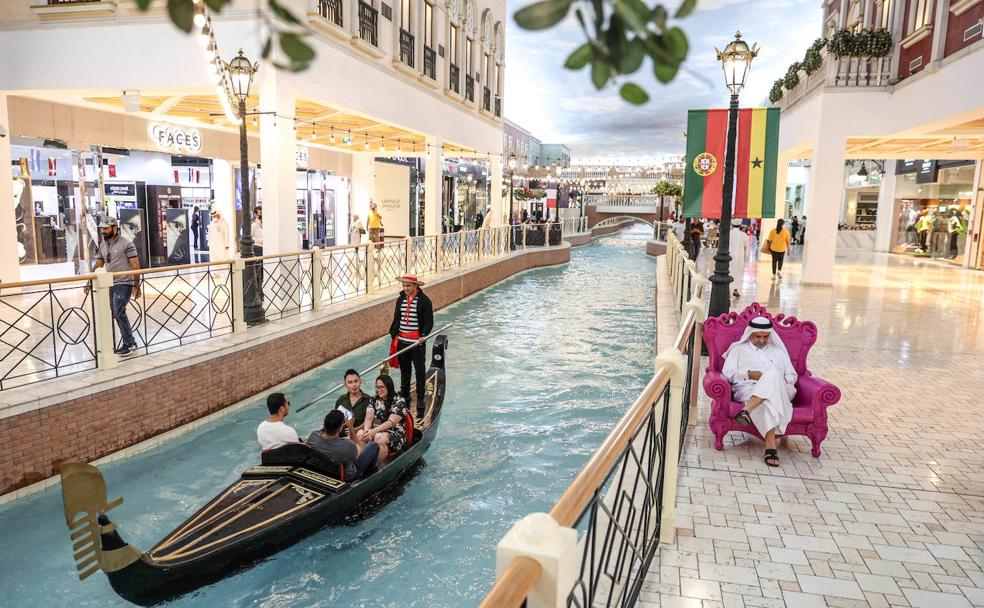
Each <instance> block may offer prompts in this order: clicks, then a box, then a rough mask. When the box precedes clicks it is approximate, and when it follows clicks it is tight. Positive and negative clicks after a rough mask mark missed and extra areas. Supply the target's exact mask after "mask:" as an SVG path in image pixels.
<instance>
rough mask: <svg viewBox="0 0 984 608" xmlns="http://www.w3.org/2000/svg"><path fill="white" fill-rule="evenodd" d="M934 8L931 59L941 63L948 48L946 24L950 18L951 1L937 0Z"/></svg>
mask: <svg viewBox="0 0 984 608" xmlns="http://www.w3.org/2000/svg"><path fill="white" fill-rule="evenodd" d="M933 9H934V10H935V11H936V14H935V15H933V33H932V35H933V49H932V54H931V56H930V61H931V62H932V63H939V62H940V61H942V60H943V53H944V51H945V50H946V26H947V21H948V20H949V18H950V3H949V2H937V3H936V5H935V6H934V7H933Z"/></svg>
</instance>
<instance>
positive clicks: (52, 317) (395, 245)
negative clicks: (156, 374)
mask: <svg viewBox="0 0 984 608" xmlns="http://www.w3.org/2000/svg"><path fill="white" fill-rule="evenodd" d="M558 230H559V228H558ZM510 235H511V231H510V227H509V226H494V227H487V228H483V229H481V230H470V231H461V232H455V233H450V234H442V235H440V236H437V235H433V236H419V237H412V238H405V239H394V240H389V241H385V242H383V243H378V244H377V243H367V244H364V245H344V246H338V247H329V248H326V249H317V248H315V249H311V250H308V251H300V252H294V253H286V254H279V255H277V254H275V255H268V256H262V257H255V258H250V259H248V260H243V259H235V260H227V261H216V262H210V263H205V264H188V265H184V266H169V267H162V268H151V269H146V270H135V271H129V272H124V273H115V274H113V273H107V272H105V271H103V270H102V269H100V270H98V271H96V272H95V273H93V274H89V275H83V276H80V277H69V278H65V279H53V280H47V281H28V282H20V283H3V284H0V390H7V389H10V388H15V387H18V386H23V385H25V384H31V383H34V382H41V381H44V380H50V379H55V378H60V377H62V376H65V375H68V374H74V373H77V372H81V371H85V370H91V369H95V368H112V367H116V366H117V365H118V363H119V359H118V358H117V356H116V355H115V354H114V350H116V349H118V348H119V347H120V346H122V343H123V337H122V335H121V334H120V330H119V328H118V324H117V323H116V322H114V317H113V308H112V298H111V289H112V285H113V280H114V277H116V278H120V277H124V276H134V277H138V278H139V282H140V287H141V290H140V295H139V296H137V297H131V299H130V301H129V302H128V304H127V306H126V309H125V310H126V316H127V319H128V321H129V324H130V326H131V328H132V333H133V338H134V341H135V342H136V344H137V348H136V350H134V351H133V352H131V353H129V356H130V357H133V356H141V355H148V354H152V353H156V352H159V351H162V350H166V349H170V348H176V347H180V346H183V345H187V344H189V343H192V342H198V341H201V340H206V339H209V338H213V337H217V336H222V335H225V334H230V333H233V332H242V331H247V330H248V328H247V327H246V323H245V319H246V314H245V307H244V304H245V302H246V300H247V298H245V297H244V295H243V294H244V293H245V294H251V293H254V292H255V291H257V286H256V285H254V284H247V283H246V282H244V276H250V275H249V274H248V273H245V272H244V271H245V269H246V268H247V266H248V265H256V267H257V271H256V280H257V283H258V284H259V290H258V291H259V293H260V294H261V297H260V302H259V304H260V306H261V307H262V309H263V311H264V313H265V317H266V319H267V320H270V321H276V320H278V319H283V318H286V317H290V316H294V315H298V314H301V313H305V312H309V311H312V310H321V309H323V308H325V307H326V306H328V305H331V304H336V303H339V302H344V301H346V300H351V299H352V298H355V297H359V296H365V295H367V294H372V293H373V292H375V291H376V290H379V289H384V288H387V287H391V286H394V285H396V284H397V282H398V281H397V277H399V276H401V275H403V274H407V273H409V274H416V275H418V276H427V275H431V274H436V273H438V272H440V271H442V270H447V269H453V268H459V267H461V266H464V265H466V264H471V263H475V262H479V261H483V260H486V259H491V258H494V257H496V256H501V255H504V254H507V253H508V252H509V251H510V250H511V249H512V247H511V245H512V243H511V242H510ZM531 240H532V239H531ZM551 243H552V241H551ZM530 245H531V246H532V245H533V244H532V243H531V244H530ZM86 287H89V289H86ZM131 293H132V292H131Z"/></svg>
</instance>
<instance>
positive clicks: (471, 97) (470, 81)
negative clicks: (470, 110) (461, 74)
mask: <svg viewBox="0 0 984 608" xmlns="http://www.w3.org/2000/svg"><path fill="white" fill-rule="evenodd" d="M465 99H467V100H468V101H475V77H474V76H472V75H471V74H465Z"/></svg>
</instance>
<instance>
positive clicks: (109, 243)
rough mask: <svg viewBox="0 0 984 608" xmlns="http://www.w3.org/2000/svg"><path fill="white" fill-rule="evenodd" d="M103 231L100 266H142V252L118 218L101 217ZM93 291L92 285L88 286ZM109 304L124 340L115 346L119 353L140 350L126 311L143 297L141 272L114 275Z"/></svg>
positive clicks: (120, 268)
mask: <svg viewBox="0 0 984 608" xmlns="http://www.w3.org/2000/svg"><path fill="white" fill-rule="evenodd" d="M99 233H100V234H101V235H102V242H100V243H99V247H98V249H97V250H96V266H95V267H96V268H105V269H106V272H112V273H118V272H129V271H131V270H140V256H139V255H137V248H136V247H135V246H134V245H133V241H131V240H129V239H128V238H126V237H125V236H122V235H121V234H120V227H119V225H118V224H117V223H116V218H113V217H109V216H103V217H102V219H101V220H99ZM84 292H85V293H86V294H88V293H89V286H88V285H86V286H85V288H84ZM109 297H110V300H109V305H110V309H111V310H112V313H113V319H114V320H115V321H116V325H117V327H119V328H120V338H121V339H120V344H119V346H117V347H116V348H115V349H114V352H115V353H116V354H117V355H124V356H125V355H129V354H132V353H134V352H136V350H137V341H136V340H135V339H134V338H133V328H132V327H131V326H130V318H129V317H127V315H126V305H127V304H128V303H129V302H130V298H131V297H134V298H139V297H140V276H139V275H119V274H114V275H113V286H112V287H111V288H110V290H109Z"/></svg>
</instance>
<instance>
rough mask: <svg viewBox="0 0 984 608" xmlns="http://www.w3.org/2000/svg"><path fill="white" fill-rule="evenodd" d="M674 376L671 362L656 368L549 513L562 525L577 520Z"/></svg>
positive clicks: (570, 525) (572, 525)
mask: <svg viewBox="0 0 984 608" xmlns="http://www.w3.org/2000/svg"><path fill="white" fill-rule="evenodd" d="M671 375H672V370H671V368H670V366H669V365H663V366H661V367H660V368H659V369H657V370H656V375H654V376H653V379H652V380H650V381H649V384H647V385H646V388H645V389H644V390H643V391H642V394H641V395H639V397H638V398H637V399H636V400H635V402H634V403H633V404H632V406H631V407H629V410H628V411H627V412H625V415H624V416H622V419H621V420H619V421H618V424H616V425H615V428H613V429H612V431H611V432H610V433H609V434H608V437H606V438H605V441H604V442H603V443H602V444H601V446H599V447H598V449H597V450H595V453H594V454H593V455H592V456H591V460H589V461H588V463H587V464H586V465H584V468H583V469H581V472H580V473H578V475H577V477H575V478H574V481H573V482H571V485H570V486H568V488H567V490H566V491H565V492H564V493H563V495H561V497H560V499H559V500H558V501H557V503H556V504H554V506H553V508H552V509H550V515H551V516H552V517H553V518H554V520H556V521H557V523H559V524H560V525H561V526H564V527H567V528H572V527H574V524H575V523H577V519H578V517H580V516H581V513H583V512H584V509H585V507H587V505H588V503H589V502H590V501H591V499H592V498H593V497H594V495H595V493H596V492H597V491H598V489H599V488H600V487H601V485H602V484H603V483H604V482H605V478H606V477H608V473H609V472H611V470H612V467H613V466H615V461H616V460H618V458H620V457H621V455H622V450H624V449H625V448H626V446H628V445H629V442H630V441H632V436H633V435H634V434H635V431H636V429H638V428H639V425H640V424H642V421H643V420H645V418H646V416H647V415H648V414H649V410H650V408H651V407H652V404H653V401H655V399H656V398H657V397H658V396H659V394H660V393H661V392H662V391H663V389H664V388H666V386H667V385H668V384H669V383H670V376H671Z"/></svg>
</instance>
